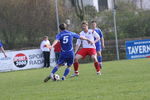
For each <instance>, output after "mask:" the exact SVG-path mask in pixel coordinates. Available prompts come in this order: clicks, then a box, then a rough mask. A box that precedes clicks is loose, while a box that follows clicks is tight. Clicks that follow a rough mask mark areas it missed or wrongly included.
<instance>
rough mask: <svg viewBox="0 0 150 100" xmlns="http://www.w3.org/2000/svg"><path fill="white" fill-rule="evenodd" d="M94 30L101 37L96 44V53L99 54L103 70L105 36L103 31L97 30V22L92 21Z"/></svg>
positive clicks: (98, 57)
mask: <svg viewBox="0 0 150 100" xmlns="http://www.w3.org/2000/svg"><path fill="white" fill-rule="evenodd" d="M92 29H93V30H94V31H96V32H97V33H98V34H99V36H100V40H99V41H98V42H96V43H95V46H96V52H97V59H98V62H99V64H100V65H101V68H102V49H104V48H105V44H104V36H103V33H102V31H101V29H99V28H97V23H96V21H92Z"/></svg>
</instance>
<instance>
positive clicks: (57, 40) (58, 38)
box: [50, 34, 60, 49]
mask: <svg viewBox="0 0 150 100" xmlns="http://www.w3.org/2000/svg"><path fill="white" fill-rule="evenodd" d="M59 40H60V35H59V34H57V35H56V40H54V42H53V44H52V45H51V47H50V49H51V48H53V47H54V46H55V45H56V44H57V43H58V42H59Z"/></svg>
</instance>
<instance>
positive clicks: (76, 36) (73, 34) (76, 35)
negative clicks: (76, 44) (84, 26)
mask: <svg viewBox="0 0 150 100" xmlns="http://www.w3.org/2000/svg"><path fill="white" fill-rule="evenodd" d="M72 36H73V37H74V38H77V39H79V38H80V36H79V35H78V34H76V33H73V32H72Z"/></svg>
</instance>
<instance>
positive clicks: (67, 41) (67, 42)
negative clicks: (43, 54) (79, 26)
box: [56, 30, 80, 52]
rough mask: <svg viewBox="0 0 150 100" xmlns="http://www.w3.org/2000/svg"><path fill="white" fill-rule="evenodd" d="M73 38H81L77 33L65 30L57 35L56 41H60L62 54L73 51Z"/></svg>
mask: <svg viewBox="0 0 150 100" xmlns="http://www.w3.org/2000/svg"><path fill="white" fill-rule="evenodd" d="M73 38H77V39H78V38H80V36H79V35H78V34H76V33H73V32H70V31H67V30H64V31H62V32H60V33H59V34H57V35H56V40H59V41H60V44H61V50H62V52H68V51H72V50H73V43H72V41H73Z"/></svg>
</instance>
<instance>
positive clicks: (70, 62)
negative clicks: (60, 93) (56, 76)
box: [62, 55, 74, 80]
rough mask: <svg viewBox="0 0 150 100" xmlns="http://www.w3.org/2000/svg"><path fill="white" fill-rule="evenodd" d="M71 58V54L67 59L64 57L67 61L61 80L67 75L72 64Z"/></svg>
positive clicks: (72, 58)
mask: <svg viewBox="0 0 150 100" xmlns="http://www.w3.org/2000/svg"><path fill="white" fill-rule="evenodd" d="M73 60H74V57H73V55H72V57H71V58H67V59H66V62H67V68H66V69H65V71H64V74H63V77H62V80H65V78H66V77H67V75H68V74H69V73H70V70H71V68H70V67H71V66H72V64H73Z"/></svg>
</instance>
